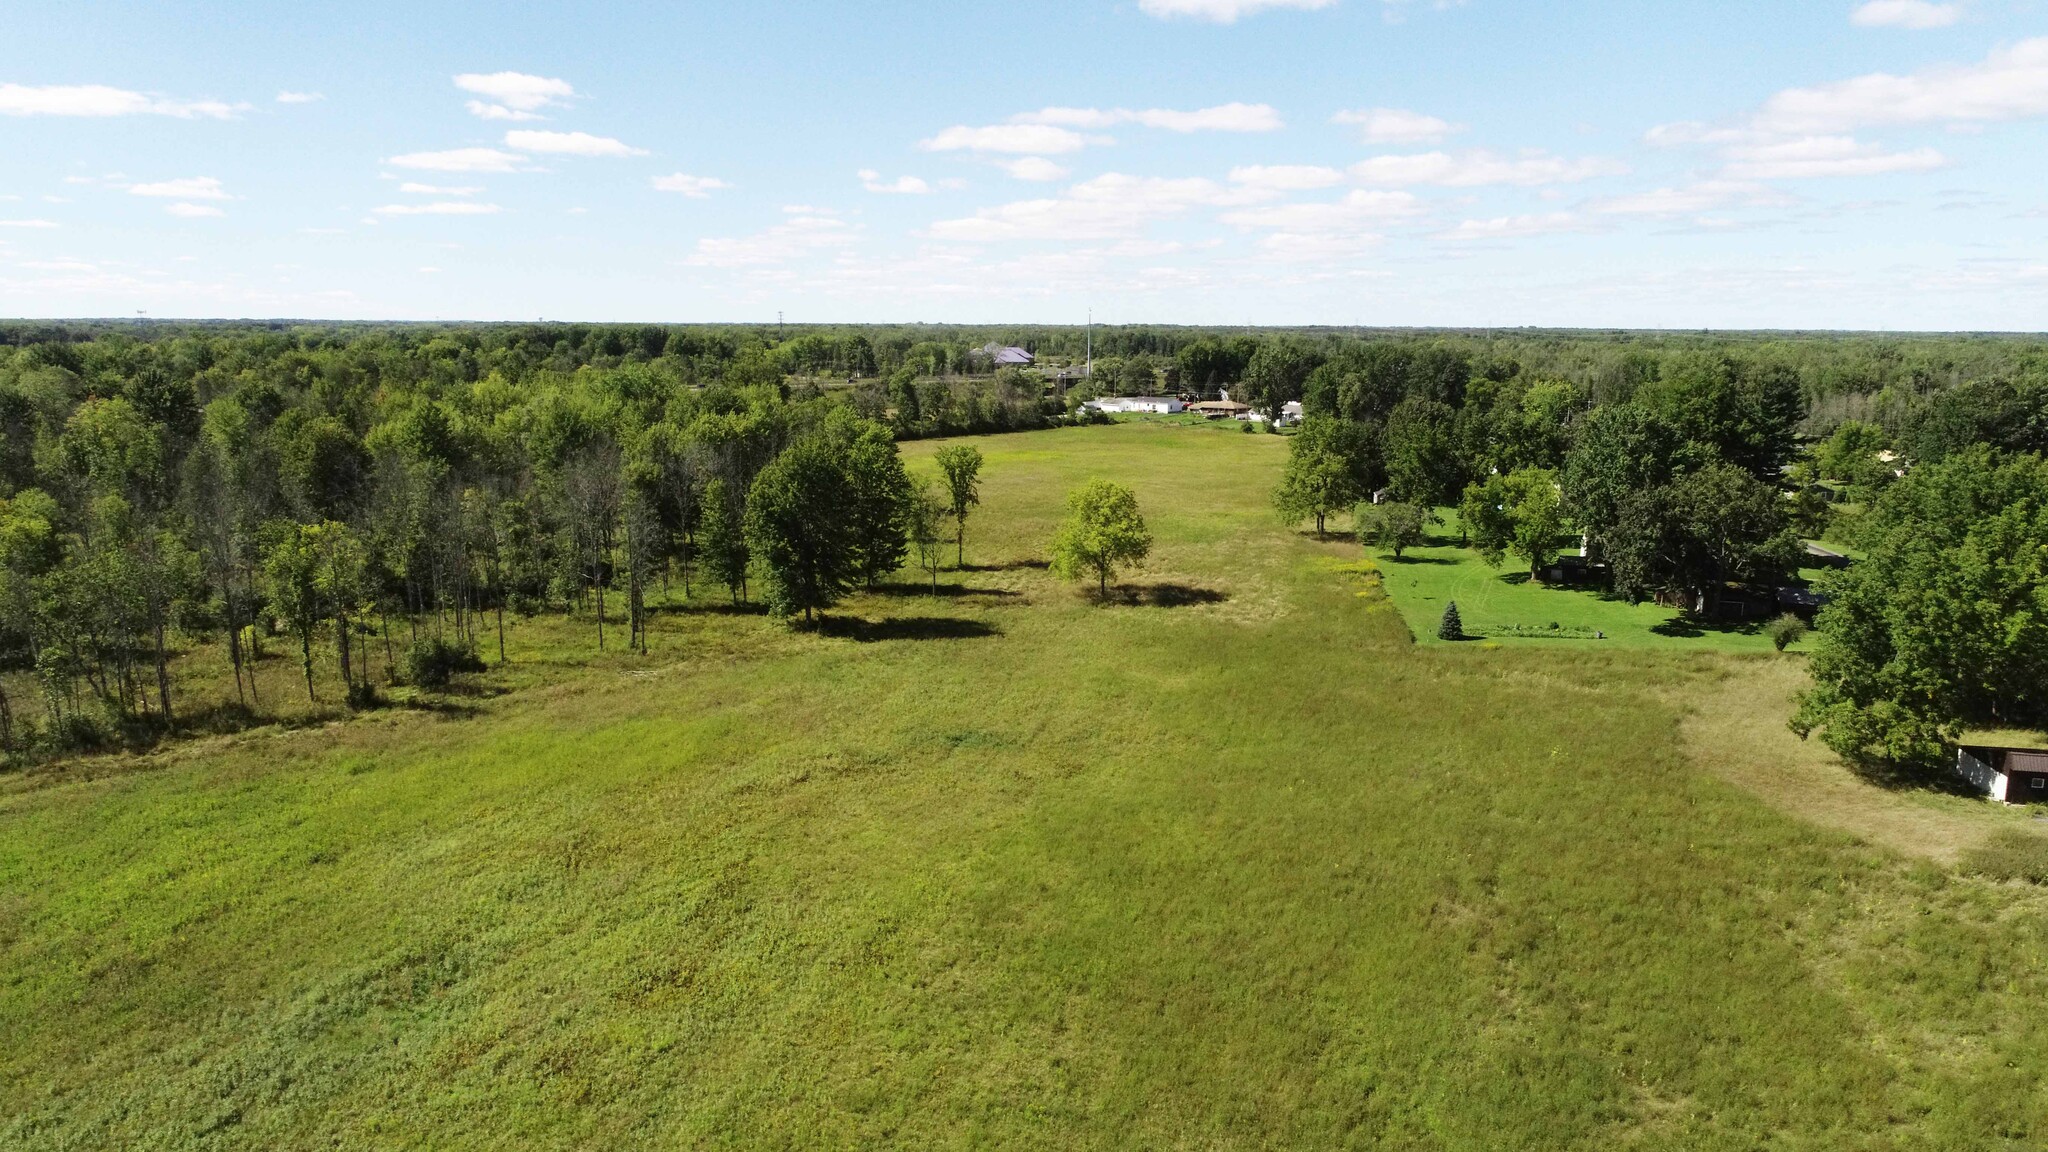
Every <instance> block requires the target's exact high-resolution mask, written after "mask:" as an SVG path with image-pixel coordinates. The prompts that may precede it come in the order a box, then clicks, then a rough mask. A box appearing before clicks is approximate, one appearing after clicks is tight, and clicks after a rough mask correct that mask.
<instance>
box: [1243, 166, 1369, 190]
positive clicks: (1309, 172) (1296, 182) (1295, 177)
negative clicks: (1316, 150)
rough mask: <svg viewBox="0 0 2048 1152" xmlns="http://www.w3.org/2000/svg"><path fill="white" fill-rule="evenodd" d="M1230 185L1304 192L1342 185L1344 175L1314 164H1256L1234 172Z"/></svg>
mask: <svg viewBox="0 0 2048 1152" xmlns="http://www.w3.org/2000/svg"><path fill="white" fill-rule="evenodd" d="M1230 182H1231V183H1232V184H1243V185H1246V186H1248V187H1252V188H1270V189H1272V190H1273V191H1275V192H1305V191H1308V190H1310V189H1314V188H1332V187H1335V186H1336V185H1338V184H1342V183H1343V182H1344V174H1343V173H1342V172H1339V171H1337V170H1336V169H1335V168H1322V167H1318V166H1316V165H1313V164H1270V165H1268V164H1254V165H1252V166H1250V167H1245V168H1232V169H1231V170H1230Z"/></svg>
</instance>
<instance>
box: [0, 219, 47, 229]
mask: <svg viewBox="0 0 2048 1152" xmlns="http://www.w3.org/2000/svg"><path fill="white" fill-rule="evenodd" d="M56 226H57V222H56V221H55V220H0V228H55V227H56Z"/></svg>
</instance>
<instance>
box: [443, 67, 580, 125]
mask: <svg viewBox="0 0 2048 1152" xmlns="http://www.w3.org/2000/svg"><path fill="white" fill-rule="evenodd" d="M455 86H456V87H457V88H460V89H462V90H463V91H464V92H474V93H476V94H477V95H479V96H485V97H488V98H489V100H488V101H485V100H471V101H469V102H468V108H469V111H470V114H471V115H474V116H480V117H482V118H484V119H485V120H538V119H540V118H541V116H540V110H541V109H543V108H548V107H552V106H555V105H559V104H564V103H567V102H568V101H569V100H570V99H572V98H573V97H574V96H575V95H576V89H575V88H573V87H571V86H570V84H569V82H568V81H567V80H557V79H553V78H551V77H547V76H530V75H528V74H526V73H524V72H465V73H463V74H462V75H460V76H457V77H456V78H455Z"/></svg>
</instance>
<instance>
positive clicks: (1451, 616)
mask: <svg viewBox="0 0 2048 1152" xmlns="http://www.w3.org/2000/svg"><path fill="white" fill-rule="evenodd" d="M1436 638H1437V639H1439V640H1463V639H1464V638H1465V622H1464V621H1463V620H1460V619H1458V602H1457V601H1456V600H1453V601H1451V602H1450V603H1449V604H1446V605H1444V622H1443V623H1441V624H1439V625H1437V626H1436Z"/></svg>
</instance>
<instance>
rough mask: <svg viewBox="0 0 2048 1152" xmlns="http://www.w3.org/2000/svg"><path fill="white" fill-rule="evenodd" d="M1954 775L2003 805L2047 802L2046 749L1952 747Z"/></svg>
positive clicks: (2047, 758) (2047, 759)
mask: <svg viewBox="0 0 2048 1152" xmlns="http://www.w3.org/2000/svg"><path fill="white" fill-rule="evenodd" d="M1956 775H1958V776H1961V777H1962V778H1963V779H1965V780H1968V781H1969V782H1970V783H1971V784H1972V785H1974V786H1975V787H1976V788H1977V790H1978V791H1980V792H1982V793H1984V794H1985V795H1986V796H1989V797H1991V798H1992V799H1993V800H2002V801H2004V802H2005V803H2007V804H2048V751H2044V750H2042V749H2039V748H1986V747H1983V746H1980V745H1964V746H1963V747H1961V748H1958V749H1956Z"/></svg>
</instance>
